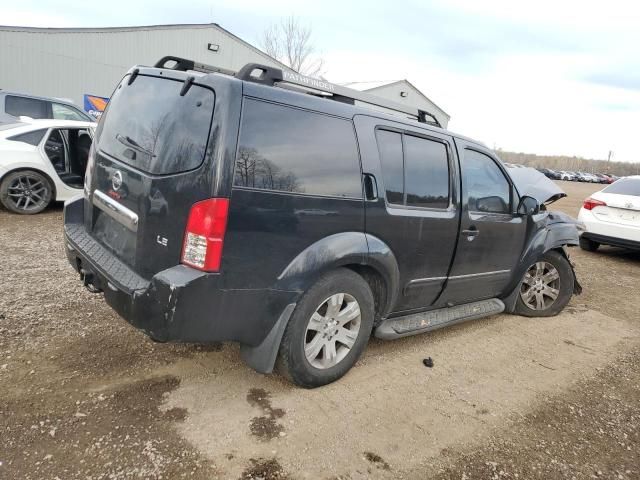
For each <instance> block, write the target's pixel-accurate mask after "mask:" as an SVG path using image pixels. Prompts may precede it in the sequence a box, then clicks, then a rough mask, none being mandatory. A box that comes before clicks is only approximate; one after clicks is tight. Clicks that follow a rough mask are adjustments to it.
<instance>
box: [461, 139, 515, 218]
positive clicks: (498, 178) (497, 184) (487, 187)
mask: <svg viewBox="0 0 640 480" xmlns="http://www.w3.org/2000/svg"><path fill="white" fill-rule="evenodd" d="M462 187H463V192H466V196H467V201H468V202H469V210H471V211H474V212H483V213H511V186H510V185H509V182H508V181H507V179H506V178H505V176H504V174H503V173H502V170H500V168H499V167H498V165H496V163H495V162H494V161H493V160H492V159H491V157H489V156H488V155H485V154H484V153H480V152H477V151H475V150H470V149H467V150H466V151H465V155H464V163H463V168H462Z"/></svg>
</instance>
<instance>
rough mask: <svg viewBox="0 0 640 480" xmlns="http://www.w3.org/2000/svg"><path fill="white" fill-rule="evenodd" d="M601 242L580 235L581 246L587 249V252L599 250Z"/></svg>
mask: <svg viewBox="0 0 640 480" xmlns="http://www.w3.org/2000/svg"><path fill="white" fill-rule="evenodd" d="M599 246H600V244H599V243H598V242H594V241H593V240H589V239H588V238H584V237H582V236H581V237H580V248H581V249H582V250H586V251H587V252H595V251H596V250H598V247H599Z"/></svg>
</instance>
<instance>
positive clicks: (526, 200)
mask: <svg viewBox="0 0 640 480" xmlns="http://www.w3.org/2000/svg"><path fill="white" fill-rule="evenodd" d="M537 213H540V203H539V202H538V200H536V199H535V198H533V197H529V196H527V195H525V196H524V197H522V198H521V199H520V203H519V204H518V214H519V215H536V214H537Z"/></svg>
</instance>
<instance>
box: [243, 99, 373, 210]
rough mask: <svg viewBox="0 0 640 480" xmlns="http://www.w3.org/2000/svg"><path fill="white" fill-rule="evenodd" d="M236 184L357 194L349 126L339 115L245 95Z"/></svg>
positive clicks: (359, 186) (357, 174) (357, 163)
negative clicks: (248, 97)
mask: <svg viewBox="0 0 640 480" xmlns="http://www.w3.org/2000/svg"><path fill="white" fill-rule="evenodd" d="M234 185H235V186H237V187H250V188H259V189H264V190H277V191H283V192H294V193H307V194H310V195H328V196H338V197H355V198H361V197H362V184H361V175H360V160H359V157H358V149H357V145H356V139H355V133H354V131H353V125H352V124H351V122H350V121H348V120H343V119H341V118H335V117H331V116H328V115H324V114H320V113H314V112H310V111H306V110H300V109H297V108H291V107H286V106H283V105H275V104H271V103H267V102H263V101H258V100H252V99H245V102H244V107H243V112H242V125H241V130H240V141H239V148H238V154H237V158H236V168H235V176H234Z"/></svg>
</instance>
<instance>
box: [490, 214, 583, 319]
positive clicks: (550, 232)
mask: <svg viewBox="0 0 640 480" xmlns="http://www.w3.org/2000/svg"><path fill="white" fill-rule="evenodd" d="M575 245H578V230H577V228H576V223H575V221H573V222H569V221H558V222H554V223H548V224H547V225H546V227H545V228H541V229H539V230H537V231H536V232H535V234H534V235H533V237H532V238H531V239H530V240H529V242H528V244H527V247H526V248H525V250H524V251H523V254H522V256H521V259H520V261H519V262H518V265H517V267H516V268H515V270H514V273H513V277H512V280H511V284H510V285H509V287H508V288H507V290H506V291H507V292H508V293H507V295H505V296H504V297H503V298H502V301H503V302H504V304H505V311H507V312H514V311H515V307H516V302H517V300H518V294H519V291H520V283H521V279H522V277H523V276H524V274H525V272H526V271H527V269H528V268H529V267H530V266H531V265H532V264H533V263H534V262H535V261H536V260H537V259H538V258H540V257H541V256H542V255H544V254H545V253H547V252H549V251H551V250H554V251H557V252H559V253H560V254H561V255H562V256H563V257H564V258H565V259H566V260H567V262H568V263H569V265H570V267H571V271H572V272H573V278H574V280H575V282H574V290H573V292H574V293H575V294H580V293H582V286H581V285H580V283H579V282H578V278H577V276H576V272H575V269H574V268H573V264H572V263H571V260H569V255H568V254H567V252H566V247H568V246H575Z"/></svg>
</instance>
